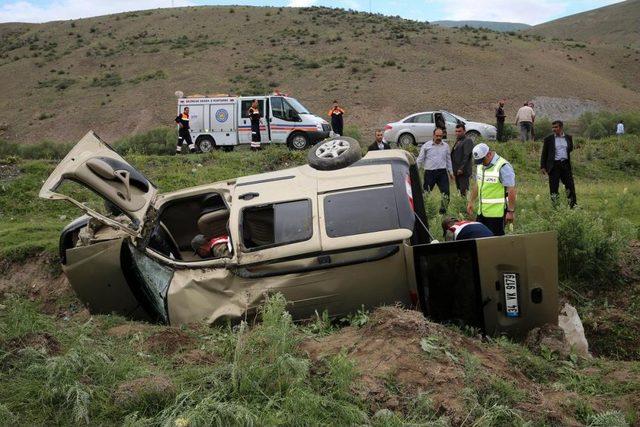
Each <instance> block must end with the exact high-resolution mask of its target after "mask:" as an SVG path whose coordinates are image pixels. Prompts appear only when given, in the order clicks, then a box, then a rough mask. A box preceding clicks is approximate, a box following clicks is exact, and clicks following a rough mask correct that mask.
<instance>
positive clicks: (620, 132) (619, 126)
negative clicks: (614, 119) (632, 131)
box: [616, 120, 624, 139]
mask: <svg viewBox="0 0 640 427" xmlns="http://www.w3.org/2000/svg"><path fill="white" fill-rule="evenodd" d="M616 135H618V139H620V137H621V136H622V135H624V122H623V121H622V120H620V121H619V122H618V124H617V125H616Z"/></svg>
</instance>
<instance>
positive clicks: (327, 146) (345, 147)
mask: <svg viewBox="0 0 640 427" xmlns="http://www.w3.org/2000/svg"><path fill="white" fill-rule="evenodd" d="M334 156H335V157H334ZM361 158H362V149H361V148H360V143H359V142H358V141H356V140H355V139H353V138H349V137H348V136H334V137H333V138H328V139H325V140H324V141H320V142H319V143H317V144H316V145H314V146H313V147H311V149H310V150H309V153H308V154H307V159H308V161H309V166H311V167H312V168H314V169H318V170H321V171H331V170H336V169H342V168H346V167H347V166H350V165H352V164H354V163H355V162H357V161H358V160H360V159H361Z"/></svg>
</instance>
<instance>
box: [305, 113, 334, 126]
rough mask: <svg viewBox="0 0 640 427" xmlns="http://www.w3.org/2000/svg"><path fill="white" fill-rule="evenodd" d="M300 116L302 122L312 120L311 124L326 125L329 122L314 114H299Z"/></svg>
mask: <svg viewBox="0 0 640 427" xmlns="http://www.w3.org/2000/svg"><path fill="white" fill-rule="evenodd" d="M300 118H301V119H302V121H304V122H312V123H313V124H316V125H328V124H329V122H327V121H326V120H325V119H323V118H321V117H318V116H316V115H315V114H311V113H309V114H300Z"/></svg>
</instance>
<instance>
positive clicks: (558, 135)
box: [540, 120, 577, 208]
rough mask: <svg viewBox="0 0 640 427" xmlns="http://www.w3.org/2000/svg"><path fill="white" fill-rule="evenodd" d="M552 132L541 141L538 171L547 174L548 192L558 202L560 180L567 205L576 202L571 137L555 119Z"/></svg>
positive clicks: (570, 205) (553, 200)
mask: <svg viewBox="0 0 640 427" xmlns="http://www.w3.org/2000/svg"><path fill="white" fill-rule="evenodd" d="M551 129H553V133H552V134H551V135H549V136H547V137H546V138H545V139H544V142H543V143H542V155H541V156H540V172H542V174H543V175H548V176H549V192H550V193H551V201H552V202H553V203H554V205H555V204H557V202H558V188H559V187H560V181H562V184H563V185H564V188H565V189H566V191H567V198H568V199H569V207H571V208H573V207H574V206H575V205H576V203H577V200H576V187H575V184H574V182H573V173H572V172H571V151H573V138H572V137H571V135H567V134H566V133H564V129H563V123H562V122H561V121H560V120H556V121H554V122H553V123H552V124H551Z"/></svg>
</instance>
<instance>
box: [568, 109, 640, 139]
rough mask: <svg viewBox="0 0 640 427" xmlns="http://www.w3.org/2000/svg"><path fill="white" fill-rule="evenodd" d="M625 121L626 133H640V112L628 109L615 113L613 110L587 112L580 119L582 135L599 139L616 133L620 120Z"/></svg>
mask: <svg viewBox="0 0 640 427" xmlns="http://www.w3.org/2000/svg"><path fill="white" fill-rule="evenodd" d="M620 120H622V121H623V122H624V128H625V133H627V134H636V135H637V134H640V112H639V111H628V112H624V113H615V112H611V111H599V112H597V113H594V112H586V113H584V114H582V115H581V116H580V119H579V120H578V123H579V127H580V129H581V131H582V135H583V136H585V137H587V138H593V139H599V138H604V137H607V136H612V135H615V133H616V125H617V123H618V121H620Z"/></svg>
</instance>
